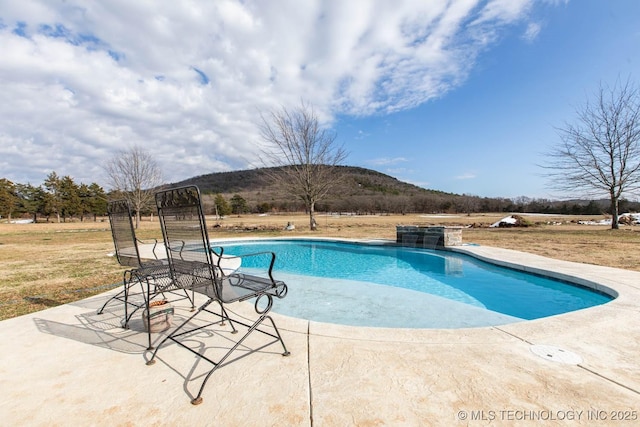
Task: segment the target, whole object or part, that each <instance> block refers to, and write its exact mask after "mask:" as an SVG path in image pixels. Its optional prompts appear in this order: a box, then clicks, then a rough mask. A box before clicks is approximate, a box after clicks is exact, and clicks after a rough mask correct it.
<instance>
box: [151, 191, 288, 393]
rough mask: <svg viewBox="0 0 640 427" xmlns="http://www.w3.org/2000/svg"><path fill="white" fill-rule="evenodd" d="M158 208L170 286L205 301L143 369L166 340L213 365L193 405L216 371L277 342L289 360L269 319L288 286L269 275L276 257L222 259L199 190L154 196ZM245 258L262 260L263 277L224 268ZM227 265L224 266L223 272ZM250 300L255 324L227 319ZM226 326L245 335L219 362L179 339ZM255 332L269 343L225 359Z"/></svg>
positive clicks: (223, 257) (260, 274)
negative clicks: (237, 306)
mask: <svg viewBox="0 0 640 427" xmlns="http://www.w3.org/2000/svg"><path fill="white" fill-rule="evenodd" d="M156 206H157V208H158V217H159V219H160V226H161V228H162V234H163V237H164V244H165V247H166V250H167V259H168V261H169V268H170V270H171V274H172V277H173V280H174V282H175V283H176V284H178V286H183V287H184V288H185V289H188V290H191V291H194V292H196V293H198V294H202V295H204V296H206V298H207V299H206V301H205V302H204V304H203V305H202V306H200V308H198V310H197V311H196V313H195V314H193V315H192V316H191V317H189V318H188V319H186V320H185V321H184V322H183V323H182V324H180V325H178V326H177V327H176V329H175V330H173V332H171V333H170V334H169V335H168V336H166V337H165V339H164V340H162V341H161V342H160V343H159V344H158V346H157V348H156V350H155V351H154V352H153V355H152V356H151V358H150V360H149V361H148V362H147V364H148V365H152V364H154V363H155V358H156V354H157V353H158V351H159V350H160V348H161V347H162V346H163V344H164V343H165V342H166V341H167V340H171V341H174V342H175V343H176V344H178V345H180V346H181V347H183V348H185V349H187V350H189V351H190V352H192V353H194V354H195V355H196V356H197V357H200V358H202V359H204V360H206V361H207V362H209V363H211V364H212V365H213V368H212V369H211V370H210V371H209V372H208V373H207V375H206V376H205V378H204V380H203V382H202V384H201V386H200V390H199V391H198V394H197V396H196V397H195V398H193V399H192V400H191V403H192V404H194V405H197V404H199V403H201V402H202V392H203V390H204V387H205V385H206V383H207V381H208V380H209V378H210V377H211V374H213V373H214V372H215V371H216V369H218V368H220V367H222V366H224V365H227V364H229V363H232V362H234V361H236V360H238V359H240V358H243V357H245V356H247V355H249V354H252V353H254V352H256V351H259V350H261V349H263V348H265V347H267V346H270V345H271V344H275V343H278V342H279V343H280V344H281V345H282V348H283V349H284V352H283V353H282V355H283V356H288V355H289V351H288V350H287V348H286V346H285V344H284V341H283V340H282V337H281V335H280V332H279V331H278V328H277V327H276V324H275V322H274V321H273V319H272V317H271V316H270V315H269V311H270V310H271V307H272V305H273V297H278V298H283V297H284V296H285V295H286V293H287V286H286V285H285V283H284V282H282V281H277V280H274V278H273V275H272V270H273V265H274V262H275V254H274V253H273V252H261V253H258V254H251V255H243V256H242V257H234V256H226V255H225V256H223V250H222V249H219V252H218V251H216V250H214V249H213V248H212V247H211V246H210V242H209V236H208V233H207V226H206V222H205V217H204V213H203V210H202V203H201V197H200V191H199V189H198V188H197V187H195V186H188V187H180V188H175V189H170V190H166V191H161V192H158V193H156ZM248 257H251V258H252V259H253V260H256V259H262V258H264V259H262V261H264V262H265V263H266V264H267V265H268V267H267V265H265V266H264V271H263V272H262V273H261V272H260V271H262V270H258V269H257V268H256V270H253V269H252V270H251V274H245V273H241V272H240V271H241V270H240V269H237V268H236V269H229V268H228V265H229V264H233V263H234V262H235V263H236V267H237V266H239V265H240V260H244V261H247V259H248ZM254 257H257V258H254ZM244 261H243V262H244ZM225 263H226V265H227V267H225ZM254 273H255V274H254ZM250 299H254V300H255V302H254V309H255V311H256V313H257V314H258V317H257V319H256V320H255V321H253V323H250V322H251V320H249V321H248V322H247V323H244V322H246V319H243V320H244V321H242V320H236V319H231V318H230V317H229V315H228V314H227V310H226V309H225V306H226V305H227V304H230V303H234V302H240V301H246V300H250ZM212 303H214V305H216V306H219V308H220V313H217V312H215V311H212V309H211V308H210V307H209V306H210V305H211V304H212ZM205 313H208V314H210V315H213V316H214V319H213V320H214V321H207V323H206V324H204V325H202V322H197V326H196V322H195V320H196V317H197V316H200V315H202V314H205ZM267 319H268V320H269V323H270V324H271V326H272V327H273V329H272V330H271V329H269V330H267V329H265V327H264V326H263V327H262V328H260V326H261V325H262V324H263V322H264V321H265V320H267ZM209 320H211V319H209ZM227 321H228V323H229V324H230V326H231V333H233V334H235V333H236V332H238V331H237V329H236V325H242V326H244V327H246V328H247V331H246V333H245V334H244V335H242V336H241V337H240V338H239V339H234V340H233V345H232V346H231V348H230V349H228V350H226V349H225V351H226V353H225V354H224V355H223V356H221V357H220V358H219V359H217V360H212V359H211V358H209V357H207V356H205V355H204V354H201V353H200V352H199V351H196V350H194V349H192V348H191V347H189V346H188V345H187V344H185V343H183V342H182V340H181V339H180V337H182V336H184V335H189V334H191V335H193V333H194V332H195V331H199V330H202V329H203V328H208V327H210V326H213V325H221V326H223V325H225V322H227ZM253 332H260V333H262V334H264V335H266V336H268V337H269V338H268V340H267V341H268V342H267V343H266V344H264V345H261V346H259V347H258V348H249V347H247V346H243V348H242V350H243V351H245V350H247V351H246V353H242V355H240V356H238V357H235V358H233V359H229V356H230V355H231V354H232V353H233V352H234V351H235V350H237V349H238V347H239V346H240V345H241V344H242V343H243V342H244V341H245V339H246V338H247V337H248V336H249V335H250V334H251V333H253ZM184 341H185V342H186V343H188V342H189V337H186V339H184ZM203 353H204V352H203Z"/></svg>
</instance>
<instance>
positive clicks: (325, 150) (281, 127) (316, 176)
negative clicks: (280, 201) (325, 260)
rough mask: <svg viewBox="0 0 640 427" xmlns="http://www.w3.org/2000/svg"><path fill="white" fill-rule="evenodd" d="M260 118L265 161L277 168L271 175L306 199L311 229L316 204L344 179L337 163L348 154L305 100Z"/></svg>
mask: <svg viewBox="0 0 640 427" xmlns="http://www.w3.org/2000/svg"><path fill="white" fill-rule="evenodd" d="M261 118H262V125H261V128H260V131H261V136H262V138H263V140H264V141H265V142H267V143H268V144H269V146H270V147H269V148H268V149H265V150H264V155H265V159H264V160H265V162H267V163H270V164H271V165H275V166H276V169H275V170H276V171H278V173H270V174H269V176H270V178H271V179H273V180H275V181H276V182H277V183H278V184H279V185H281V186H282V187H284V188H285V190H286V191H287V192H288V193H289V194H291V195H293V196H295V197H297V198H299V199H301V200H302V201H303V202H304V204H305V207H306V209H307V211H308V212H309V228H310V229H311V230H315V229H316V228H317V223H316V220H315V205H316V203H317V202H318V201H319V200H322V199H323V198H324V197H325V196H326V195H327V194H328V193H329V192H330V191H331V189H332V188H334V186H335V185H336V184H337V183H338V182H339V181H340V180H341V179H342V175H341V173H340V171H339V168H337V167H336V166H338V165H340V164H341V163H342V162H343V161H344V160H345V158H346V157H347V153H346V151H345V150H344V148H343V147H342V146H338V145H336V135H335V133H333V132H331V131H329V130H327V129H324V128H322V127H321V126H320V123H319V120H318V116H317V115H316V113H315V112H314V110H313V108H312V107H310V106H309V105H308V104H306V103H305V102H302V103H301V104H300V106H299V107H297V108H295V109H294V110H292V111H289V110H287V109H286V108H284V107H283V108H281V109H280V110H278V111H275V112H271V113H270V114H268V115H267V116H266V117H265V116H264V115H262V116H261ZM267 171H268V170H267Z"/></svg>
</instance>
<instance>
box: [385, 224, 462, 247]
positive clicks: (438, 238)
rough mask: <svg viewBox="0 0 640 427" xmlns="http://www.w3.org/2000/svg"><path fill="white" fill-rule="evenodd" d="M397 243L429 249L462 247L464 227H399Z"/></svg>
mask: <svg viewBox="0 0 640 427" xmlns="http://www.w3.org/2000/svg"><path fill="white" fill-rule="evenodd" d="M396 243H398V244H400V245H402V246H413V247H420V248H429V249H441V248H445V247H448V246H459V245H462V227H445V226H424V227H423V226H418V225H397V226H396Z"/></svg>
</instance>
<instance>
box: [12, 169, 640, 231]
mask: <svg viewBox="0 0 640 427" xmlns="http://www.w3.org/2000/svg"><path fill="white" fill-rule="evenodd" d="M362 187H364V188H367V189H370V188H369V185H363V186H362ZM118 197H122V196H121V195H119V194H116V193H115V192H109V193H107V192H105V190H104V189H103V188H102V187H101V186H99V185H98V184H96V183H92V184H89V185H87V184H84V183H80V184H77V183H76V182H75V181H74V180H73V178H71V177H70V176H63V177H60V176H58V174H57V173H56V172H52V173H51V174H49V175H48V176H47V178H46V180H45V181H44V183H42V184H41V185H39V186H33V185H31V184H19V183H13V182H11V181H9V180H8V179H5V178H0V216H1V217H2V218H3V219H9V220H11V219H12V218H31V219H33V220H34V221H36V220H37V219H38V218H40V220H42V219H44V220H46V221H47V222H49V221H56V222H64V221H67V220H68V219H71V218H75V219H79V220H80V221H84V220H86V219H92V220H95V219H96V217H98V216H104V215H106V213H107V200H109V199H114V198H118ZM265 199H266V200H265ZM203 205H204V209H205V212H206V213H207V214H208V215H217V216H219V217H223V216H227V215H242V214H264V213H292V212H305V205H304V203H303V202H301V201H297V200H295V199H292V198H290V197H289V198H288V197H285V196H281V197H279V196H278V195H277V193H261V192H246V193H245V194H243V193H242V192H240V193H213V192H203ZM316 209H317V211H319V212H332V213H349V214H356V215H373V214H412V213H451V214H472V213H481V212H504V213H514V212H515V213H517V212H528V213H543V214H565V215H601V214H611V212H610V204H609V203H608V201H607V200H575V201H558V200H549V199H539V198H538V199H536V198H529V197H518V198H515V199H510V198H490V197H479V196H474V195H465V194H463V195H458V194H449V193H442V192H437V191H433V192H425V193H422V194H411V195H407V194H402V192H401V191H396V190H390V191H377V192H376V193H366V194H361V195H359V194H346V195H345V194H341V195H329V196H328V197H327V198H326V199H325V200H323V201H321V202H319V203H318V204H317V206H316ZM639 211H640V202H634V201H629V200H625V199H622V200H620V212H639ZM151 213H152V211H151V209H148V210H145V211H144V212H141V214H144V215H147V214H151Z"/></svg>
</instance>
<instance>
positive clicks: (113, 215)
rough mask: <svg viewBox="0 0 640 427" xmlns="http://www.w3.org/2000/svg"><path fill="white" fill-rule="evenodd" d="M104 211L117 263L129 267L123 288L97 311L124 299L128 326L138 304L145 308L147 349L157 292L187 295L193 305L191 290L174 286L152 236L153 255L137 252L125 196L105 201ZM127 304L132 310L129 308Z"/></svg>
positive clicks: (125, 326)
mask: <svg viewBox="0 0 640 427" xmlns="http://www.w3.org/2000/svg"><path fill="white" fill-rule="evenodd" d="M107 213H108V214H109V223H110V224H111V235H112V237H113V244H114V247H115V251H116V257H117V259H118V263H119V264H120V265H122V266H123V267H131V268H130V269H128V270H126V271H125V272H124V273H123V280H122V283H123V289H122V290H121V291H120V292H118V293H117V294H116V295H114V296H113V297H111V298H109V299H108V300H107V301H106V302H105V303H104V304H103V305H102V307H100V309H99V310H98V314H102V313H103V311H104V309H105V307H106V306H107V305H108V304H109V303H111V302H113V301H120V302H122V303H124V319H123V320H122V327H123V328H125V329H127V328H128V326H129V320H131V317H132V316H133V314H135V312H136V311H138V310H139V309H141V308H142V309H145V308H146V310H147V311H146V313H147V330H148V335H149V349H151V348H152V347H151V326H150V325H151V323H150V320H149V315H150V310H149V303H150V301H151V300H152V299H154V298H155V297H157V296H158V295H161V296H162V297H163V298H164V299H167V300H168V298H167V294H168V293H171V294H175V295H176V296H177V298H173V299H172V300H171V301H178V300H181V299H188V300H189V302H190V303H191V307H192V309H195V305H194V302H193V294H191V295H189V293H188V292H187V291H186V290H185V289H183V288H178V287H176V286H174V284H173V280H172V278H171V273H170V271H169V265H168V263H167V262H166V260H165V261H163V260H160V259H158V257H157V254H156V248H157V245H158V241H157V240H154V243H153V247H152V253H153V256H154V258H153V259H150V258H142V257H141V256H140V249H139V246H138V245H139V244H142V243H144V242H143V241H141V240H140V239H138V238H137V237H136V234H135V230H134V228H133V222H132V219H131V209H130V207H129V203H128V202H127V201H126V200H115V201H111V202H109V203H108V204H107ZM136 286H139V287H140V288H139V290H137V291H136V290H135V289H134V288H135V287H136ZM130 307H132V308H133V310H131V311H130V310H129V308H130Z"/></svg>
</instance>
